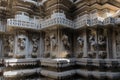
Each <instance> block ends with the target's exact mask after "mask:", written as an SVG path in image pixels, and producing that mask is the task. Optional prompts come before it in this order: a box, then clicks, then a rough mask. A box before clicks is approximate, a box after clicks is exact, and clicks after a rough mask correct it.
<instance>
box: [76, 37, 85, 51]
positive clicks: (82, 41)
mask: <svg viewBox="0 0 120 80" xmlns="http://www.w3.org/2000/svg"><path fill="white" fill-rule="evenodd" d="M77 41H78V43H79V46H80V48H81V49H82V48H83V45H84V40H83V38H82V37H80V36H79V37H78V38H77Z"/></svg>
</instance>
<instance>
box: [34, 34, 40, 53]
mask: <svg viewBox="0 0 120 80" xmlns="http://www.w3.org/2000/svg"><path fill="white" fill-rule="evenodd" d="M38 40H39V38H38V37H36V36H33V37H32V44H33V50H32V51H33V52H34V53H36V52H37V50H38Z"/></svg>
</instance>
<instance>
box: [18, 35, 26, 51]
mask: <svg viewBox="0 0 120 80" xmlns="http://www.w3.org/2000/svg"><path fill="white" fill-rule="evenodd" d="M25 43H26V38H25V37H24V36H22V35H20V36H19V37H18V47H19V48H20V50H24V49H25Z"/></svg>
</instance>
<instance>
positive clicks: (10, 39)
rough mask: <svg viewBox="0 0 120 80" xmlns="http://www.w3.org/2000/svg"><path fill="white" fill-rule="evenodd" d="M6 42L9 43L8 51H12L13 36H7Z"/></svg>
mask: <svg viewBox="0 0 120 80" xmlns="http://www.w3.org/2000/svg"><path fill="white" fill-rule="evenodd" d="M8 43H9V49H10V53H13V47H14V38H13V37H12V36H9V39H8Z"/></svg>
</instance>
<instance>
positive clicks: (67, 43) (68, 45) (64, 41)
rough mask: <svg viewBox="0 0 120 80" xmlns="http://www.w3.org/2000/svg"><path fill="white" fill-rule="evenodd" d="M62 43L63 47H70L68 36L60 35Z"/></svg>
mask: <svg viewBox="0 0 120 80" xmlns="http://www.w3.org/2000/svg"><path fill="white" fill-rule="evenodd" d="M62 43H63V45H64V47H65V49H70V43H69V40H68V36H67V35H65V34H64V35H63V36H62Z"/></svg>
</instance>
